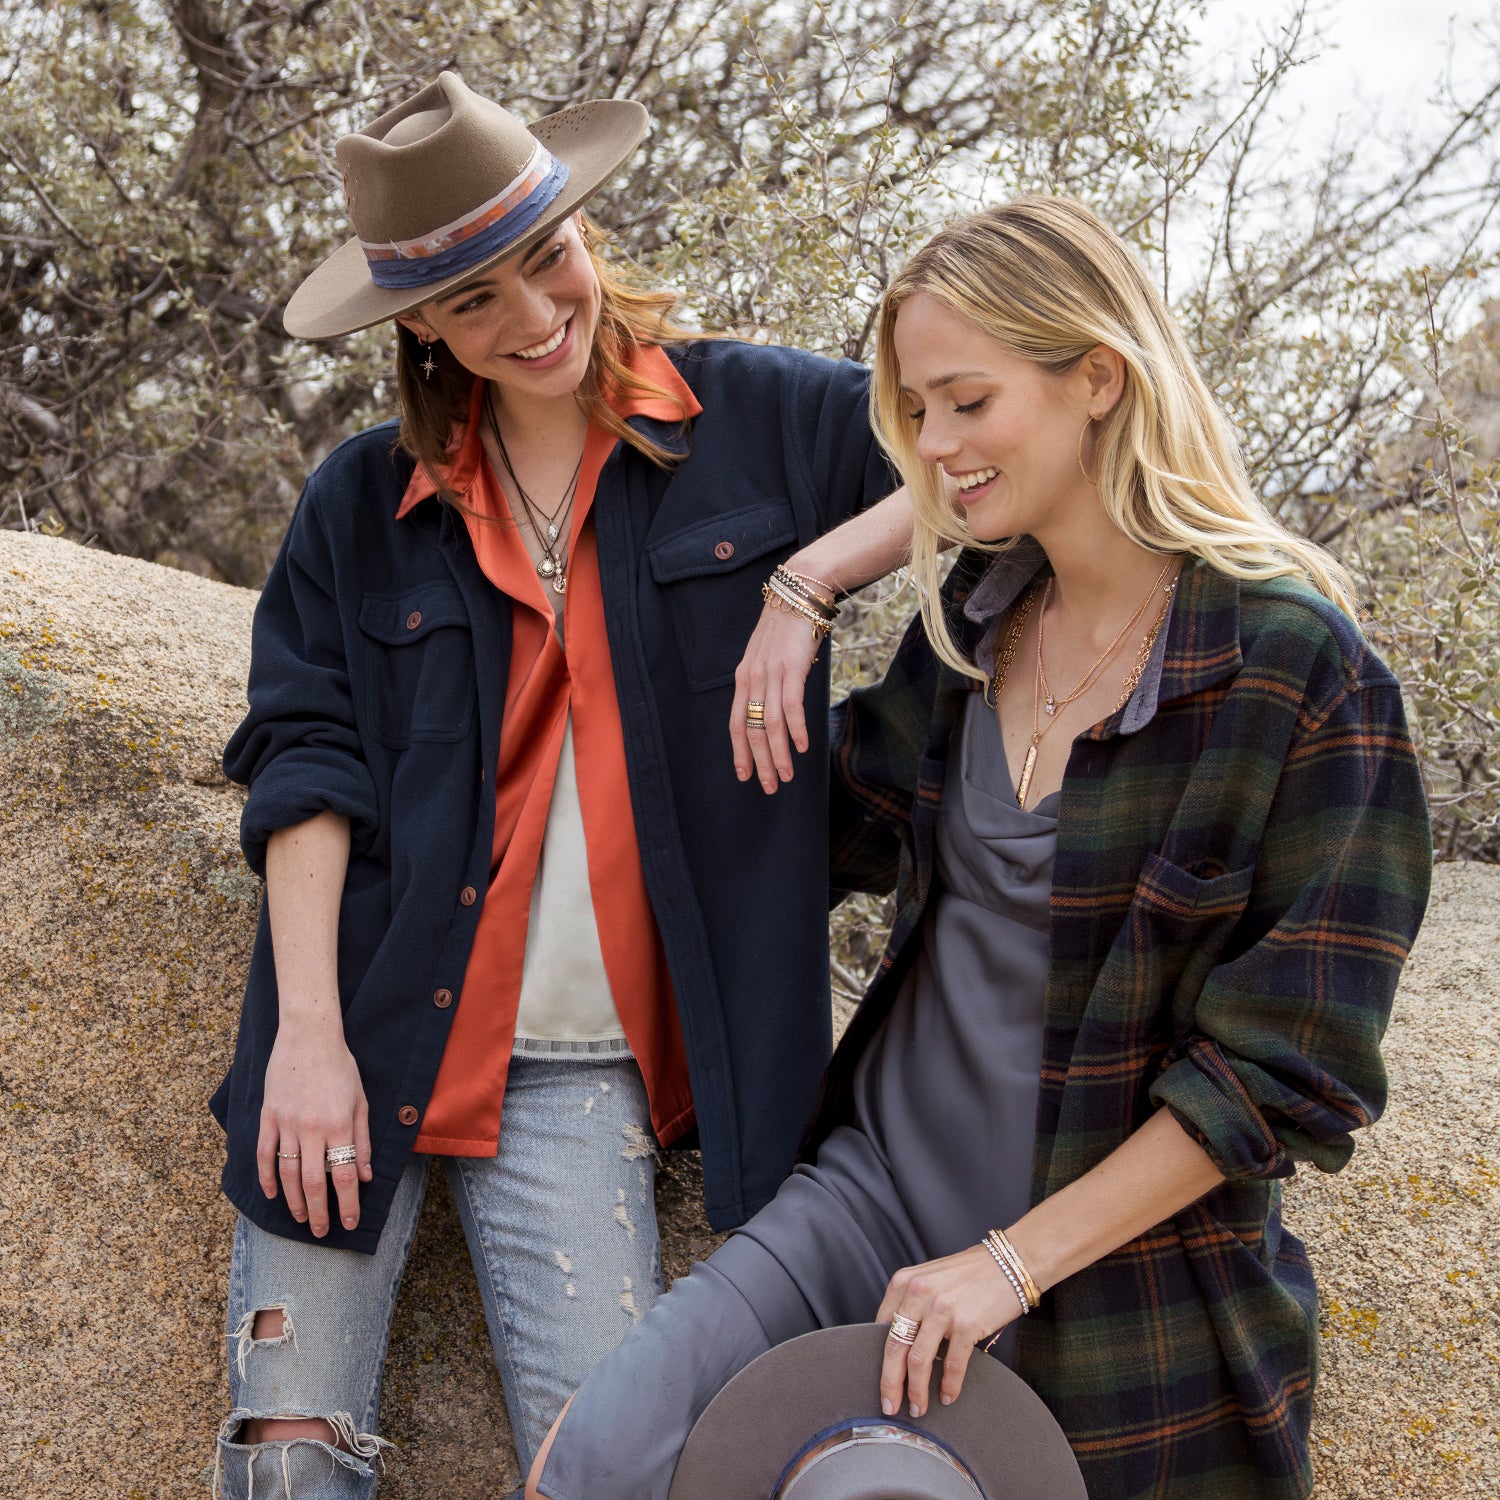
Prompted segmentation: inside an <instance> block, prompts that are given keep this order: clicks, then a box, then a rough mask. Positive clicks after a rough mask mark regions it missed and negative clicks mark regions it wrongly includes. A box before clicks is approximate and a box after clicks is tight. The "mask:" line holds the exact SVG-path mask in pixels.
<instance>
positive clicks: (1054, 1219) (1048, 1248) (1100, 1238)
mask: <svg viewBox="0 0 1500 1500" xmlns="http://www.w3.org/2000/svg"><path fill="white" fill-rule="evenodd" d="M1223 1180H1224V1178H1223V1174H1222V1173H1221V1172H1220V1171H1219V1169H1218V1168H1217V1167H1216V1166H1215V1165H1214V1164H1213V1161H1212V1160H1211V1159H1210V1157H1209V1155H1208V1153H1207V1152H1206V1151H1205V1150H1204V1149H1203V1148H1202V1147H1201V1146H1200V1145H1199V1144H1198V1143H1197V1142H1196V1141H1195V1140H1193V1138H1192V1137H1191V1136H1189V1135H1188V1133H1187V1132H1186V1131H1185V1130H1184V1129H1183V1128H1182V1126H1181V1125H1179V1124H1178V1123H1177V1120H1176V1118H1175V1116H1174V1115H1173V1114H1172V1112H1171V1111H1170V1110H1167V1109H1160V1110H1158V1111H1157V1112H1156V1113H1155V1114H1154V1115H1153V1116H1152V1117H1151V1118H1150V1119H1149V1120H1148V1121H1146V1123H1145V1124H1144V1125H1142V1126H1141V1127H1140V1129H1139V1130H1137V1131H1136V1132H1135V1133H1134V1134H1133V1135H1131V1136H1130V1137H1129V1138H1128V1139H1126V1140H1125V1141H1124V1142H1123V1143H1122V1144H1121V1145H1120V1146H1118V1147H1117V1148H1116V1149H1115V1150H1114V1151H1112V1152H1111V1153H1110V1154H1109V1155H1108V1156H1107V1157H1105V1159H1104V1160H1103V1161H1102V1162H1100V1163H1099V1165H1098V1166H1096V1167H1094V1168H1093V1169H1092V1170H1091V1171H1088V1172H1085V1173H1084V1174H1083V1176H1082V1177H1080V1178H1079V1179H1078V1180H1077V1181H1076V1182H1071V1183H1069V1184H1068V1186H1067V1187H1065V1188H1062V1189H1061V1190H1060V1191H1058V1192H1056V1193H1053V1194H1052V1196H1051V1197H1049V1198H1045V1199H1043V1200H1042V1202H1040V1203H1038V1204H1037V1206H1036V1207H1035V1208H1033V1209H1032V1210H1031V1211H1030V1212H1029V1213H1027V1214H1026V1215H1025V1216H1024V1217H1022V1218H1020V1219H1018V1220H1017V1221H1016V1223H1015V1224H1014V1225H1013V1226H1012V1227H1011V1228H1010V1229H1008V1230H1007V1231H1006V1233H1007V1235H1008V1236H1009V1238H1010V1241H1011V1243H1012V1244H1013V1245H1014V1246H1015V1247H1016V1251H1017V1253H1018V1254H1019V1255H1020V1257H1021V1259H1022V1260H1023V1261H1024V1262H1025V1264H1026V1268H1027V1270H1029V1271H1030V1272H1031V1274H1032V1277H1033V1278H1034V1279H1035V1280H1036V1282H1037V1284H1038V1285H1039V1286H1040V1287H1041V1288H1042V1290H1043V1291H1045V1290H1046V1289H1047V1288H1049V1287H1053V1286H1056V1285H1057V1283H1058V1282H1060V1281H1064V1280H1066V1279H1067V1278H1068V1277H1069V1276H1071V1275H1073V1273H1074V1272H1075V1271H1081V1270H1082V1269H1083V1268H1084V1267H1085V1266H1090V1265H1092V1264H1093V1263H1094V1262H1095V1261H1096V1260H1099V1259H1101V1258H1102V1257H1104V1256H1106V1255H1108V1254H1109V1253H1110V1251H1112V1250H1118V1249H1119V1248H1120V1246H1121V1245H1123V1244H1125V1243H1126V1242H1127V1241H1129V1240H1133V1239H1134V1238H1135V1237H1136V1236H1137V1235H1141V1234H1144V1233H1145V1232H1146V1231H1147V1230H1148V1229H1150V1228H1152V1227H1153V1226H1154V1225H1156V1224H1160V1223H1161V1222H1162V1221H1163V1220H1164V1219H1170V1218H1171V1217H1172V1215H1173V1214H1176V1213H1180V1212H1181V1211H1182V1210H1183V1209H1184V1208H1186V1207H1187V1206H1188V1205H1189V1204H1190V1203H1195V1202H1196V1201H1197V1200H1198V1199H1199V1198H1201V1197H1202V1196H1203V1195H1204V1194H1205V1193H1207V1192H1209V1191H1211V1190H1212V1189H1213V1188H1215V1187H1217V1186H1218V1185H1219V1183H1221V1182H1222V1181H1223Z"/></svg>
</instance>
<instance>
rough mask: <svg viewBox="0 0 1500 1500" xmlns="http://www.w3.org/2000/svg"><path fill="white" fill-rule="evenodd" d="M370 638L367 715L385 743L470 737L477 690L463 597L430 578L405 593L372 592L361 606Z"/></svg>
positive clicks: (397, 745)
mask: <svg viewBox="0 0 1500 1500" xmlns="http://www.w3.org/2000/svg"><path fill="white" fill-rule="evenodd" d="M359 628H360V632H361V634H362V635H363V636H364V641H363V643H362V644H363V647H364V650H363V651H362V653H361V657H362V671H361V673H360V682H361V684H362V687H363V694H362V696H363V704H362V711H361V720H362V725H363V727H364V728H365V729H366V730H368V732H369V733H370V734H371V735H372V736H373V737H374V738H375V739H376V740H378V741H379V742H380V743H381V744H382V745H387V746H389V747H391V748H392V749H397V750H401V749H405V748H406V746H408V745H410V744H411V743H412V741H413V740H430V741H437V742H450V741H457V740H462V739H464V738H465V737H466V736H467V735H468V733H469V730H470V728H471V726H472V724H473V719H474V710H475V704H476V698H477V694H478V688H477V685H476V683H475V680H474V641H473V637H472V635H471V633H470V630H469V613H468V610H467V609H466V608H465V607H464V601H463V595H462V594H460V593H459V591H458V589H457V588H455V587H454V586H453V585H452V584H444V583H428V584H423V585H422V586H421V587H420V588H414V589H408V590H407V591H406V592H405V593H401V594H369V595H366V597H365V598H364V600H363V601H362V602H361V604H360V607H359Z"/></svg>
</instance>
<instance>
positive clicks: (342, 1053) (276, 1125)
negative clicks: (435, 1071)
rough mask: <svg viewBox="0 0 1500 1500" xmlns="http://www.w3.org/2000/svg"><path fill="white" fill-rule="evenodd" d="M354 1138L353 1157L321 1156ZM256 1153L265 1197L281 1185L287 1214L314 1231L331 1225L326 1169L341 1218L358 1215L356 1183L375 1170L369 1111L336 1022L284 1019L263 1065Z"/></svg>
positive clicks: (349, 1224) (348, 1222)
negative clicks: (335, 1162)
mask: <svg viewBox="0 0 1500 1500" xmlns="http://www.w3.org/2000/svg"><path fill="white" fill-rule="evenodd" d="M351 1145H352V1146H353V1147H354V1150H355V1160H354V1161H353V1162H352V1163H350V1164H349V1165H347V1166H342V1165H341V1166H337V1167H328V1166H327V1165H326V1164H325V1162H324V1152H326V1151H328V1150H330V1149H333V1148H335V1147H338V1146H351ZM278 1152H279V1153H281V1154H280V1155H278ZM291 1152H296V1153H297V1155H296V1156H295V1157H293V1156H291V1155H289V1154H288V1153H291ZM256 1161H257V1164H258V1166H259V1168H260V1185H261V1189H262V1191H263V1192H264V1193H265V1195H266V1197H268V1198H274V1197H275V1196H276V1194H277V1192H278V1190H279V1191H281V1192H284V1193H285V1194H286V1201H287V1207H288V1208H289V1209H290V1210H291V1213H292V1217H293V1218H294V1219H296V1220H297V1222H298V1223H299V1224H300V1223H303V1222H304V1221H305V1222H306V1223H307V1224H308V1226H309V1227H310V1228H311V1230H312V1232H313V1233H314V1234H315V1235H316V1236H317V1237H318V1238H319V1239H321V1238H322V1237H323V1236H324V1235H326V1234H327V1233H328V1212H329V1205H328V1179H329V1178H330V1177H331V1178H332V1179H333V1187H334V1192H335V1193H336V1195H337V1197H338V1213H339V1220H340V1222H341V1223H342V1224H343V1226H344V1228H345V1229H353V1228H354V1227H355V1226H356V1225H357V1224H358V1223H359V1185H360V1183H361V1182H369V1181H370V1179H371V1177H372V1175H373V1174H372V1173H371V1170H370V1112H369V1106H368V1105H367V1104H366V1102H365V1091H364V1086H363V1084H362V1083H361V1082H360V1077H359V1067H358V1065H357V1064H356V1063H355V1061H354V1057H353V1054H352V1053H351V1052H350V1051H349V1048H348V1047H347V1046H346V1045H345V1042H344V1037H343V1033H342V1031H341V1030H338V1031H335V1030H334V1029H333V1028H330V1027H326V1026H322V1025H319V1026H316V1027H311V1028H299V1027H296V1026H288V1025H287V1024H286V1022H285V1020H283V1023H282V1026H281V1028H280V1030H279V1031H278V1032H277V1034H276V1043H275V1045H274V1046H273V1047H272V1049H271V1058H270V1061H269V1063H268V1064H267V1066H266V1088H265V1098H264V1102H263V1103H262V1105H261V1111H260V1139H259V1142H258V1143H257V1147H256ZM278 1183H279V1188H278Z"/></svg>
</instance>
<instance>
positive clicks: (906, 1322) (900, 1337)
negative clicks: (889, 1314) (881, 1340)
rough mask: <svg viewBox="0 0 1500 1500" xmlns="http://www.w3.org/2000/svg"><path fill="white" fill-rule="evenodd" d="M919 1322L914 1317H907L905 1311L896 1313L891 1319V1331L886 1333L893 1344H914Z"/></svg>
mask: <svg viewBox="0 0 1500 1500" xmlns="http://www.w3.org/2000/svg"><path fill="white" fill-rule="evenodd" d="M921 1326H922V1325H921V1323H920V1322H918V1321H917V1319H916V1318H908V1317H907V1316H906V1315H905V1313H897V1314H896V1315H895V1317H893V1318H892V1319H891V1331H890V1332H889V1333H888V1334H887V1335H886V1337H887V1338H888V1339H890V1341H891V1342H892V1343H893V1344H915V1343H916V1341H917V1330H918V1329H919V1328H921Z"/></svg>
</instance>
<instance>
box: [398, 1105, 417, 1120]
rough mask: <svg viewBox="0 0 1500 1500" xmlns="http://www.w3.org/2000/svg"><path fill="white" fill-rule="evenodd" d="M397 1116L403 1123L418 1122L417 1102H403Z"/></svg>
mask: <svg viewBox="0 0 1500 1500" xmlns="http://www.w3.org/2000/svg"><path fill="white" fill-rule="evenodd" d="M396 1118H397V1119H398V1120H400V1121H401V1123H402V1124H403V1125H415V1124H416V1123H417V1107H416V1105H415V1104H403V1105H402V1106H401V1108H400V1109H398V1110H397V1111H396Z"/></svg>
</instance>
